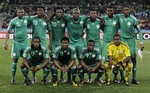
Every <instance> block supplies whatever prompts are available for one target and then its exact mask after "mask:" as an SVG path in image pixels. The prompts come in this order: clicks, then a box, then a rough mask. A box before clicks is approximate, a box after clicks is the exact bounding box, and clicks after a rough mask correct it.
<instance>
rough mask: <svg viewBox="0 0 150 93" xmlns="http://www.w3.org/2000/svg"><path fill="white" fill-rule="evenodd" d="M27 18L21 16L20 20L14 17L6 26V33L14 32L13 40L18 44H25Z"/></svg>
mask: <svg viewBox="0 0 150 93" xmlns="http://www.w3.org/2000/svg"><path fill="white" fill-rule="evenodd" d="M28 20H29V17H28V16H23V17H22V18H18V17H15V18H13V19H12V20H11V21H10V23H9V26H8V31H11V30H13V31H14V40H15V41H19V42H23V41H25V42H27V40H28V34H27V25H28Z"/></svg>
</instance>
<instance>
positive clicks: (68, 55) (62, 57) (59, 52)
mask: <svg viewBox="0 0 150 93" xmlns="http://www.w3.org/2000/svg"><path fill="white" fill-rule="evenodd" d="M53 58H54V59H57V60H58V61H59V62H60V63H61V64H65V65H69V63H70V62H71V60H72V59H75V58H76V51H75V48H74V47H72V46H68V48H67V49H63V48H62V47H61V46H58V47H56V48H55V53H54V55H53Z"/></svg>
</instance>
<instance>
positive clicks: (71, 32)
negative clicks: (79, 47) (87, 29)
mask: <svg viewBox="0 0 150 93" xmlns="http://www.w3.org/2000/svg"><path fill="white" fill-rule="evenodd" d="M87 18H88V17H87V16H80V17H79V19H78V20H74V19H73V17H72V16H67V17H65V19H66V21H67V29H68V38H69V40H70V44H71V45H74V44H76V43H79V44H80V43H83V29H84V23H85V20H86V19H87Z"/></svg>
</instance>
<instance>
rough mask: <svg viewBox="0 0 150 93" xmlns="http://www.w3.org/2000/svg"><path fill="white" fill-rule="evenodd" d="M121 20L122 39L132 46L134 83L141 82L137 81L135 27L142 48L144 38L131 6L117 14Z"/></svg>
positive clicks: (125, 7)
mask: <svg viewBox="0 0 150 93" xmlns="http://www.w3.org/2000/svg"><path fill="white" fill-rule="evenodd" d="M117 16H118V18H119V22H120V30H121V31H120V35H121V40H122V41H123V42H126V43H127V44H128V46H129V47H130V51H131V60H132V63H133V70H132V84H139V82H137V81H136V70H137V68H136V42H135V29H136V30H137V32H138V35H139V37H140V48H141V49H143V48H144V44H143V38H142V33H141V29H140V27H139V26H138V21H137V19H136V18H135V17H134V16H132V15H130V8H129V6H124V7H123V14H120V15H117Z"/></svg>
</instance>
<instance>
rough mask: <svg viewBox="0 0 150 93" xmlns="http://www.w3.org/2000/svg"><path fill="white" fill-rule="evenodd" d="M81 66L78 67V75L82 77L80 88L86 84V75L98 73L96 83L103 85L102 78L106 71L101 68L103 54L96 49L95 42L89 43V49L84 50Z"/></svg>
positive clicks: (81, 55) (81, 56) (90, 41)
mask: <svg viewBox="0 0 150 93" xmlns="http://www.w3.org/2000/svg"><path fill="white" fill-rule="evenodd" d="M80 59H81V60H80V63H81V64H80V65H79V67H78V73H79V77H80V84H79V85H80V86H82V85H83V84H84V73H97V77H96V78H95V80H94V81H95V82H96V83H97V84H98V85H101V83H102V82H101V80H99V78H101V76H102V75H103V73H104V69H103V68H102V67H101V53H100V49H99V48H95V42H94V41H93V40H89V41H88V42H87V48H83V49H82V52H81V54H80Z"/></svg>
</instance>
